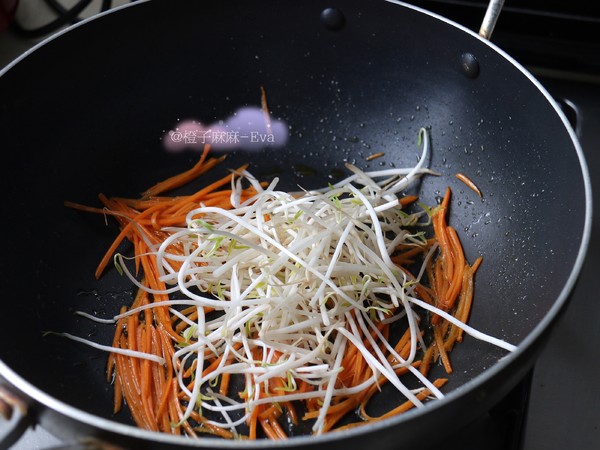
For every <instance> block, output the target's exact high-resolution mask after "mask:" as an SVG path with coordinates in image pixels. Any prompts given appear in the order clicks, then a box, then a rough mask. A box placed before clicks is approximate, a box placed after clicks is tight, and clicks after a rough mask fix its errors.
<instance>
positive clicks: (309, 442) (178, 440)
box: [0, 0, 592, 449]
mask: <svg viewBox="0 0 600 450" xmlns="http://www.w3.org/2000/svg"><path fill="white" fill-rule="evenodd" d="M150 1H151V0H140V1H137V2H131V3H127V4H124V5H121V6H117V7H115V8H113V9H110V10H108V11H104V12H101V13H98V14H96V15H94V16H92V17H89V18H87V19H83V20H81V21H80V22H78V23H75V24H73V25H71V26H69V27H67V28H64V29H63V30H60V31H58V32H56V33H55V34H53V35H51V36H48V37H47V38H45V39H43V40H42V41H40V42H38V43H37V44H36V45H34V46H32V47H31V48H30V49H29V50H27V51H25V52H24V53H23V54H21V55H20V56H19V57H17V58H16V59H14V60H13V61H11V62H10V63H9V64H7V65H6V66H5V67H4V68H3V69H1V70H0V79H1V77H2V76H3V75H4V74H5V73H6V72H8V71H9V70H11V69H12V68H13V67H14V66H16V65H17V64H18V63H19V62H20V61H22V60H24V59H25V58H27V57H28V56H29V55H31V54H32V53H34V52H36V51H38V50H39V49H40V48H43V47H44V46H45V45H46V44H48V43H50V42H52V41H53V40H55V39H57V38H60V37H61V36H63V35H64V34H67V33H69V32H70V31H72V30H74V29H76V28H78V27H81V26H85V25H86V24H87V23H89V22H92V21H95V20H98V19H101V18H102V17H104V16H106V15H108V14H116V13H118V12H119V11H121V10H123V9H126V8H132V7H135V6H137V5H142V4H145V3H148V2H150ZM381 1H385V2H387V3H392V4H394V5H398V6H400V7H404V8H407V9H411V10H413V11H416V12H419V13H422V14H425V15H427V16H430V17H432V18H434V19H436V20H440V21H442V22H444V23H445V24H446V25H449V26H452V27H454V28H457V29H458V30H460V31H462V32H464V33H467V34H468V35H470V36H471V37H473V38H476V39H478V40H479V41H481V42H482V43H484V44H485V45H488V46H489V47H490V48H491V49H492V50H493V51H494V52H496V53H497V54H498V55H499V56H501V57H502V58H504V59H505V60H506V61H507V62H508V63H510V64H511V65H512V66H513V67H514V68H515V69H517V70H518V71H519V72H521V74H522V75H524V76H525V77H526V78H527V79H528V80H529V82H530V83H531V84H532V85H533V87H535V88H537V90H538V91H539V92H540V93H541V94H543V96H544V97H545V98H546V100H547V101H548V103H549V104H550V105H551V106H552V108H553V109H554V110H555V112H556V114H557V115H558V116H559V118H560V119H561V121H562V123H563V125H564V128H565V129H566V130H567V132H568V134H569V137H570V138H571V142H572V144H573V148H574V150H575V152H576V154H577V157H578V160H579V165H580V169H581V175H582V178H583V188H584V192H585V217H584V226H583V230H582V235H581V242H580V245H579V248H578V251H577V257H576V259H575V262H574V264H573V266H572V268H571V272H570V274H569V277H568V279H567V280H566V282H565V284H564V286H563V288H562V290H561V291H560V293H559V295H558V296H557V298H556V300H555V301H554V302H553V304H552V306H551V308H550V309H549V310H548V312H547V313H546V314H545V315H544V316H543V318H542V319H541V320H540V321H539V323H538V324H537V325H536V326H535V327H534V328H533V330H532V331H531V332H530V333H529V334H527V336H526V337H525V338H524V339H523V340H522V341H521V342H520V343H519V344H518V347H517V349H516V350H515V351H514V352H512V353H509V354H507V355H506V356H504V357H502V358H501V359H500V360H498V361H497V362H496V363H495V364H494V365H493V366H491V367H490V368H488V369H486V370H484V371H483V372H482V373H480V374H478V375H477V376H475V377H474V378H472V379H471V380H469V381H468V382H466V383H465V384H463V385H461V386H459V387H457V388H455V389H452V390H451V391H450V392H448V393H447V394H445V398H444V399H441V400H438V401H434V402H428V403H427V404H426V405H425V406H424V407H423V408H414V409H413V410H411V411H409V412H407V413H405V414H402V415H400V416H395V417H392V418H389V419H386V420H382V421H380V422H376V423H373V424H370V425H368V426H359V427H355V428H351V429H348V430H345V431H343V432H330V433H325V434H323V435H320V436H313V435H306V436H294V437H291V438H289V439H288V440H287V441H286V442H283V443H282V442H277V441H272V440H267V439H261V440H257V441H241V440H235V441H230V440H221V439H214V438H203V437H199V438H197V439H194V438H189V437H185V436H175V435H171V434H167V433H160V432H153V431H148V430H144V429H141V428H138V427H136V426H134V425H127V424H123V423H119V422H116V421H113V420H110V419H106V418H103V417H100V416H97V415H94V414H92V413H89V412H87V411H85V410H82V409H79V408H76V407H74V406H72V405H69V404H67V403H65V402H64V401H62V400H60V399H58V398H56V397H54V396H52V395H50V394H48V393H46V392H45V391H43V390H41V389H39V388H38V387H36V386H35V385H33V384H32V383H30V382H29V381H28V380H26V379H25V378H23V377H22V376H21V375H19V374H18V373H16V372H15V371H13V370H12V369H11V368H10V367H9V366H8V365H7V364H6V363H5V362H4V361H3V360H2V359H0V381H1V380H2V379H4V380H6V381H7V382H8V383H9V384H10V385H11V386H13V387H15V388H17V389H18V390H19V391H21V392H22V393H23V394H25V395H26V396H28V397H29V398H31V399H32V400H33V401H35V402H37V403H39V404H41V405H43V406H44V407H45V408H48V409H50V410H52V411H53V412H56V413H58V414H60V415H63V416H66V417H68V418H70V419H72V420H74V421H76V422H80V423H83V424H86V425H88V426H91V427H94V428H97V429H100V430H102V431H105V432H108V433H110V434H117V435H121V436H129V437H132V438H134V439H142V440H151V441H155V442H158V443H161V444H170V445H181V446H189V447H199V448H203V447H204V448H219V449H220V448H223V449H232V448H258V447H270V448H283V447H287V446H290V445H298V446H313V445H319V444H326V443H328V442H335V441H339V440H342V439H344V440H345V439H352V438H356V437H359V436H362V435H369V434H374V433H375V432H377V431H382V430H385V429H388V428H391V427H393V426H395V425H398V424H399V423H401V422H405V421H407V420H418V419H419V417H421V416H422V415H424V414H428V413H429V412H430V411H433V410H436V409H439V408H444V407H446V405H448V404H450V403H453V402H454V401H455V400H457V399H459V398H460V397H462V396H464V395H466V394H467V393H469V392H471V391H473V390H476V389H477V387H478V386H481V385H484V384H485V383H486V382H489V381H490V380H492V379H493V378H495V377H497V376H499V375H500V374H501V373H502V372H503V371H505V370H507V369H508V368H509V367H510V366H511V365H512V364H514V363H515V362H516V360H518V359H519V358H520V357H521V356H522V355H523V354H524V353H526V352H527V351H528V350H529V349H530V348H531V347H533V346H534V344H535V343H536V342H538V340H540V339H541V338H542V336H543V335H544V333H546V332H547V331H548V330H549V328H550V327H551V325H552V323H553V322H554V321H555V320H556V319H557V317H558V316H559V314H560V312H561V310H563V309H564V307H565V306H566V304H567V302H568V299H569V296H570V294H571V292H572V290H573V288H574V286H575V283H576V281H577V279H578V277H579V274H580V272H581V269H582V267H583V264H584V262H585V257H586V254H587V250H588V246H589V241H590V237H591V229H592V189H591V180H590V174H589V170H588V166H587V163H586V160H585V155H584V153H583V149H582V148H581V145H580V143H579V140H578V138H577V135H576V133H575V131H574V130H573V128H572V126H571V125H570V123H569V121H568V119H567V118H566V116H565V114H564V113H563V111H562V109H561V108H560V107H559V106H558V104H557V103H556V101H555V100H554V99H553V97H552V96H551V95H550V94H549V93H548V91H547V90H546V89H545V88H544V87H543V85H542V84H541V83H540V82H539V81H538V80H537V79H536V78H535V77H534V76H533V75H532V74H531V73H530V72H529V71H528V70H527V69H526V68H525V67H524V66H522V65H521V64H520V63H519V62H517V61H516V60H515V59H514V58H513V57H512V56H510V55H509V54H508V53H506V52H505V51H504V50H502V49H501V48H499V47H498V46H496V45H495V44H494V43H493V42H491V41H489V40H487V39H485V38H483V37H481V36H479V35H478V34H477V33H476V32H474V31H472V30H470V29H468V28H466V27H465V26H463V25H461V24H459V23H456V22H454V21H452V20H450V19H448V18H446V17H444V16H441V15H439V14H436V13H434V12H431V11H429V10H427V9H424V8H421V7H418V6H415V5H411V4H408V3H405V2H402V1H399V0H381ZM407 418H408V419H407Z"/></svg>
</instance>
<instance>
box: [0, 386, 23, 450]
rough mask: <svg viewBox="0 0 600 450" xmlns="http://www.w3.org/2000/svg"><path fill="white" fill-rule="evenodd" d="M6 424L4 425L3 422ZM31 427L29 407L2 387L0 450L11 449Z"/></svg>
mask: <svg viewBox="0 0 600 450" xmlns="http://www.w3.org/2000/svg"><path fill="white" fill-rule="evenodd" d="M4 420H5V421H6V423H4V424H3V421H4ZM28 426H29V416H28V414H27V405H26V404H25V403H24V402H23V401H22V400H21V399H19V398H18V397H17V396H15V395H14V394H13V393H12V392H10V391H9V390H8V389H5V388H4V387H2V386H0V450H6V449H8V448H10V446H11V445H13V444H14V443H15V442H17V441H18V440H19V438H20V437H21V436H22V435H23V433H24V432H25V430H26V429H27V427H28Z"/></svg>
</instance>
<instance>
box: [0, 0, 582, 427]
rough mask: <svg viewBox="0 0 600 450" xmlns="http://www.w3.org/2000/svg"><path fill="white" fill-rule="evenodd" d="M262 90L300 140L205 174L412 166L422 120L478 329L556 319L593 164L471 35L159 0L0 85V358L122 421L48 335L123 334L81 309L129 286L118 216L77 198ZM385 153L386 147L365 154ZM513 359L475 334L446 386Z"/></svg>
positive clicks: (144, 169)
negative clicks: (116, 256)
mask: <svg viewBox="0 0 600 450" xmlns="http://www.w3.org/2000/svg"><path fill="white" fill-rule="evenodd" d="M330 6H337V7H338V8H339V9H340V10H341V11H342V12H343V14H344V16H345V26H344V27H343V28H342V29H340V30H331V29H328V28H327V27H326V26H324V25H323V23H322V22H321V20H320V13H321V11H322V10H323V9H324V8H325V7H330ZM250 15H251V16H252V18H253V19H252V20H248V17H249V16H250ZM81 43H83V50H81V48H82V46H81ZM465 52H469V53H472V54H474V55H475V56H476V58H477V59H478V61H479V63H480V74H479V76H478V77H477V78H474V79H472V78H469V77H467V76H465V75H464V74H463V73H462V71H461V65H460V55H461V54H462V53H465ZM261 86H264V88H265V89H266V92H267V98H268V104H269V108H270V110H271V114H272V116H273V117H276V118H280V119H283V120H284V121H285V122H286V123H287V124H289V125H290V127H291V129H290V130H291V133H290V139H289V142H288V144H287V145H286V147H285V148H283V149H281V148H271V149H269V148H266V149H263V150H261V151H259V152H244V151H238V152H234V153H232V154H231V155H229V157H228V159H227V160H226V162H225V163H224V165H222V167H220V168H218V169H217V170H216V171H215V173H214V174H210V175H208V177H207V178H204V179H203V180H202V181H201V182H200V183H201V184H204V183H206V182H207V181H209V180H210V179H211V177H216V176H220V175H223V174H224V173H225V171H226V169H227V168H234V167H237V166H239V165H240V164H243V163H245V162H249V163H250V164H251V165H250V171H251V172H252V173H254V174H255V175H256V176H258V177H259V178H265V179H270V178H272V177H273V176H274V175H277V176H280V178H281V186H282V187H285V188H287V189H294V190H296V189H297V186H298V185H301V186H302V187H305V188H313V187H320V186H323V185H326V183H328V182H330V181H334V180H335V179H336V177H339V174H340V173H342V172H344V171H345V169H344V162H345V161H349V162H352V163H354V164H355V165H356V166H358V167H360V168H362V169H365V170H366V169H377V168H380V167H390V166H395V167H401V166H411V165H414V164H415V162H416V160H417V156H418V154H419V150H418V149H417V144H416V142H417V131H418V129H419V128H420V127H428V129H429V130H430V133H431V138H432V155H431V161H430V163H429V166H430V167H431V168H432V169H433V170H435V171H437V172H439V173H440V174H441V175H440V176H439V177H427V178H426V179H425V180H424V181H423V182H422V183H421V184H419V186H418V190H419V195H420V196H421V200H422V201H423V202H424V203H426V204H430V205H431V204H435V202H436V201H437V199H439V197H440V195H442V194H443V192H444V190H445V188H446V187H447V186H449V187H451V188H452V190H453V193H454V197H453V202H452V208H451V215H450V223H451V224H453V225H454V227H455V228H456V229H457V230H458V231H459V233H460V236H461V239H462V242H463V245H464V247H465V249H466V252H467V257H468V259H469V260H470V261H471V262H472V261H474V259H475V258H476V257H477V256H478V255H484V263H483V265H482V267H481V268H480V270H479V272H478V274H477V279H476V298H475V306H474V309H473V313H472V317H471V322H470V323H471V325H472V326H474V327H476V328H478V329H481V330H482V331H485V332H486V333H489V334H492V335H494V336H496V337H500V338H503V339H506V340H508V341H510V342H512V343H515V344H518V343H519V342H521V341H522V340H523V339H524V338H525V337H526V336H527V335H528V334H529V333H530V332H531V331H532V330H533V329H534V327H535V326H536V325H537V324H538V323H539V322H540V320H541V319H542V318H543V317H544V316H545V315H546V314H547V312H548V310H549V309H550V308H551V307H552V305H553V304H554V303H555V302H556V300H557V298H558V297H559V295H560V294H561V291H562V289H563V287H564V284H565V282H566V280H567V278H568V277H569V275H570V270H571V267H572V265H573V262H574V261H575V258H576V257H577V253H578V250H579V242H580V232H581V230H582V228H583V221H584V210H585V198H584V192H583V182H582V175H581V169H580V163H579V160H578V158H577V155H576V152H575V151H574V148H573V143H572V141H571V139H570V137H569V135H568V133H567V132H566V130H565V129H564V125H563V123H562V122H561V120H560V118H559V117H558V116H557V114H556V113H555V111H554V110H553V109H552V108H551V107H550V105H549V104H548V102H547V100H546V99H545V98H544V96H543V95H542V94H541V93H540V92H539V91H538V90H537V89H536V88H535V87H534V86H533V85H532V83H531V81H530V80H529V79H527V78H526V76H525V75H523V74H522V73H521V72H519V71H518V70H517V69H515V68H514V67H513V66H512V64H511V63H510V62H508V61H507V60H505V59H504V58H502V57H500V56H499V55H498V54H497V53H496V52H495V51H493V50H492V49H491V48H489V47H488V46H487V45H485V44H484V43H482V42H480V41H478V40H476V39H475V38H473V37H472V36H469V35H467V34H466V33H464V32H462V31H461V30H459V29H455V28H453V27H449V26H447V25H446V24H445V23H443V22H441V21H438V20H435V19H433V18H431V17H428V16H426V15H424V14H421V13H418V12H415V11H412V10H410V9H407V8H404V7H400V6H398V5H392V4H390V3H386V2H381V3H374V2H368V4H367V3H366V2H358V1H356V2H354V1H339V2H327V4H325V3H324V2H320V1H314V2H302V3H301V2H296V3H294V4H290V3H289V2H277V1H272V2H264V1H263V2H260V3H258V2H247V1H244V2H242V1H227V2H192V1H188V2H185V1H183V2H177V3H175V2H173V3H171V2H150V3H146V4H142V5H138V6H135V7H133V8H127V9H124V10H122V11H120V12H118V13H113V14H109V15H108V16H106V17H104V18H102V19H99V20H95V21H92V22H90V23H88V24H86V25H85V26H82V27H79V28H77V29H74V30H72V31H70V32H69V33H67V34H65V35H63V36H60V37H58V38H56V39H54V40H53V41H51V42H49V43H47V44H46V45H45V46H43V47H42V48H40V49H38V50H37V51H35V52H34V53H33V54H31V55H29V56H28V57H27V58H25V59H23V60H22V61H20V62H19V63H18V64H16V66H14V67H13V68H12V69H11V70H9V71H8V72H7V73H5V74H4V76H3V77H2V78H1V79H0V99H2V100H1V103H2V110H1V111H0V114H1V115H2V120H1V121H0V131H1V135H2V136H3V140H4V145H3V148H4V149H5V151H4V153H3V155H4V157H5V164H4V176H3V177H2V188H3V192H4V193H5V201H4V202H2V208H3V217H4V218H5V221H7V222H8V223H6V224H5V226H6V227H8V228H9V229H10V230H11V231H10V234H8V235H6V236H5V239H4V248H5V255H4V258H2V262H1V264H2V274H3V283H4V285H5V286H6V288H7V289H6V290H5V301H4V303H5V307H4V312H3V314H2V315H1V316H0V340H1V342H3V344H2V346H1V347H0V358H2V360H3V361H5V362H6V363H7V364H8V365H9V366H10V367H12V368H13V369H14V370H15V371H16V372H17V373H19V374H20V375H22V376H23V377H24V378H25V379H27V380H29V381H30V382H32V383H33V384H34V385H36V386H38V387H39V388H41V389H43V390H44V391H47V392H48V393H50V394H51V395H53V396H55V397H57V398H59V399H61V400H63V401H65V402H67V403H69V404H71V405H74V406H76V407H79V408H81V409H83V410H86V411H90V412H93V413H94V414H97V415H100V416H104V417H109V418H113V416H112V414H111V411H112V388H111V387H110V386H109V384H107V383H106V382H104V377H105V374H104V370H105V362H106V355H105V354H103V353H101V352H99V351H97V350H93V349H89V348H87V347H84V346H82V345H80V344H77V343H73V342H70V341H67V340H64V339H61V338H58V337H55V336H46V337H44V336H43V335H42V332H43V331H47V330H52V331H67V332H70V333H73V334H77V335H80V336H83V337H88V338H92V339H95V340H98V341H99V342H102V343H106V344H109V343H110V342H111V339H112V333H113V328H112V327H111V326H105V325H97V324H94V323H92V322H90V321H89V320H86V319H84V318H81V317H78V316H75V315H74V314H73V312H74V311H75V310H83V311H87V312H90V313H94V314H98V315H99V316H102V317H107V316H112V315H114V314H116V313H117V312H118V310H119V307H120V306H121V305H122V304H129V303H130V302H131V299H132V296H133V293H134V292H133V288H132V286H131V285H130V283H129V282H128V281H127V280H126V279H125V278H124V277H120V276H119V275H118V274H117V273H116V271H115V270H114V269H113V270H111V271H109V272H108V273H107V274H106V275H105V276H104V277H103V278H102V279H101V280H99V281H96V280H95V279H94V276H93V274H94V269H95V267H96V265H97V263H98V261H99V260H100V258H101V256H102V255H103V253H104V251H105V250H106V249H107V247H108V245H109V244H110V242H111V241H112V239H113V238H114V236H115V235H116V226H114V225H112V224H110V225H108V226H107V225H105V222H104V218H102V217H100V216H90V215H86V214H82V213H77V212H74V211H72V210H69V209H67V208H65V207H64V206H63V201H64V200H72V201H76V202H80V203H85V204H91V205H99V203H98V201H97V194H98V193H100V192H103V193H105V194H106V195H119V196H135V195H138V193H139V192H141V191H142V190H143V189H144V188H146V187H148V186H150V185H151V184H153V183H154V182H156V181H158V180H161V179H163V178H166V177H168V176H170V175H172V174H174V173H177V172H178V171H180V170H184V169H187V168H188V167H190V166H191V165H192V164H193V162H194V161H195V160H196V158H197V157H198V154H197V153H194V152H190V151H187V152H182V153H177V154H174V153H168V152H166V151H165V150H164V147H163V143H162V141H161V137H162V136H163V134H164V132H165V131H166V130H168V129H172V128H173V127H175V126H176V125H177V121H178V120H184V119H196V120H200V121H202V122H204V123H209V122H213V121H218V120H222V119H225V118H226V117H228V116H229V115H231V114H232V112H234V111H235V110H236V109H238V108H239V107H241V106H245V105H253V106H259V105H260V87H261ZM376 152H384V153H385V155H384V156H383V157H381V158H378V159H376V160H373V161H367V156H369V155H370V154H372V153H376ZM457 172H463V173H465V174H467V175H468V176H469V177H470V178H471V179H473V180H474V181H475V182H476V184H477V185H478V186H479V188H480V189H481V190H482V192H483V198H482V199H480V198H478V197H477V196H476V195H475V194H474V193H473V192H472V191H470V190H469V189H468V188H466V187H465V186H464V185H463V184H461V183H460V182H459V181H458V180H456V179H455V178H454V175H455V174H456V173H457ZM195 186H200V184H197V185H195ZM567 224H568V229H565V228H566V227H565V225H567ZM503 354H504V353H503V352H502V351H501V350H498V349H496V348H494V347H492V346H491V345H488V344H483V343H481V342H478V341H476V340H475V339H471V338H467V339H466V340H465V342H463V343H462V344H461V345H459V346H458V347H457V348H456V349H455V350H454V352H453V353H452V361H453V364H454V366H455V367H456V369H457V370H456V371H455V373H454V374H453V375H452V377H451V381H450V383H449V384H448V385H447V386H448V389H447V390H452V389H455V388H456V387H459V386H461V385H463V384H464V383H466V382H468V381H469V380H471V379H472V378H474V377H475V376H477V375H478V374H480V373H481V372H482V371H484V370H485V369H487V368H489V367H491V366H492V365H493V364H494V362H495V361H497V360H498V358H499V357H501V356H502V355H503ZM381 401H382V402H385V399H381ZM114 419H115V420H122V421H125V422H128V421H129V418H128V417H127V416H126V415H123V414H121V415H119V416H117V417H114Z"/></svg>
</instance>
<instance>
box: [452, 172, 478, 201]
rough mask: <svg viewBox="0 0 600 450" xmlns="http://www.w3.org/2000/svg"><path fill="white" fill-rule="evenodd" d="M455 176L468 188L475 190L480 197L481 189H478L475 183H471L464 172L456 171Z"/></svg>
mask: <svg viewBox="0 0 600 450" xmlns="http://www.w3.org/2000/svg"><path fill="white" fill-rule="evenodd" d="M456 178H458V179H459V180H460V181H462V182H463V183H465V184H466V185H467V187H468V188H469V189H471V190H472V191H473V192H475V193H476V194H477V195H478V196H479V197H482V194H481V191H480V190H479V188H478V187H477V185H476V184H475V183H473V181H471V179H470V178H469V177H467V176H466V175H465V174H463V173H457V174H456Z"/></svg>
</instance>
